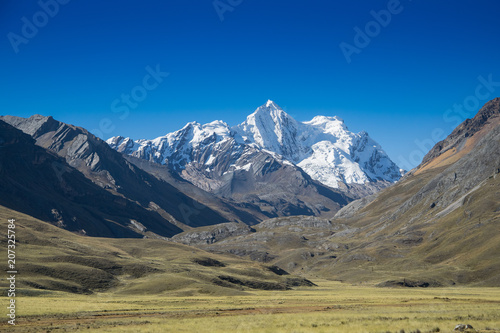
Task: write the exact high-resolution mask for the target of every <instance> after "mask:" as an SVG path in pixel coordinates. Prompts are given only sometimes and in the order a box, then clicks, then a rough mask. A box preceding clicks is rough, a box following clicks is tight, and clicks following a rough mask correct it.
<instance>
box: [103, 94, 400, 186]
mask: <svg viewBox="0 0 500 333" xmlns="http://www.w3.org/2000/svg"><path fill="white" fill-rule="evenodd" d="M107 143H108V144H109V145H110V146H111V147H112V148H114V149H116V150H118V151H120V152H122V153H125V154H129V155H133V156H136V157H139V158H143V159H147V160H150V161H153V162H156V163H161V164H168V165H170V166H171V167H173V169H174V170H176V171H178V172H182V170H183V169H185V168H186V167H188V166H189V167H190V168H195V169H198V170H199V172H202V173H207V174H210V173H211V172H218V173H219V174H218V176H223V175H225V174H227V173H228V172H232V171H235V170H249V169H250V168H251V160H249V159H248V158H246V157H245V155H246V156H252V154H254V153H255V152H256V151H263V152H266V153H269V154H270V155H272V156H273V157H274V158H276V159H278V160H280V161H281V162H283V163H289V164H294V165H296V166H298V167H300V168H301V169H302V170H304V171H305V172H306V173H307V174H308V175H309V176H310V177H311V178H312V179H314V180H317V181H319V182H321V183H323V184H325V185H327V186H330V187H333V188H338V187H339V183H344V184H365V183H368V182H377V181H388V182H395V181H397V180H398V179H399V178H400V177H401V173H400V169H399V168H398V167H397V166H396V164H395V163H394V162H392V161H391V159H390V158H389V157H388V156H387V154H386V153H385V152H384V150H383V149H382V147H381V146H380V145H379V144H378V143H377V142H375V141H374V140H373V139H372V138H370V137H369V135H368V133H366V132H364V131H363V132H360V133H353V132H350V131H349V130H348V128H347V126H346V125H345V124H344V121H343V120H342V119H341V118H339V117H326V116H316V117H314V118H313V119H312V120H310V121H305V122H298V121H296V120H295V119H293V118H292V117H291V116H290V115H288V114H287V113H286V112H285V111H283V109H281V108H280V107H279V106H278V105H277V104H276V103H274V102H273V101H271V100H269V101H267V103H266V104H264V105H262V106H260V107H259V108H257V110H255V112H254V113H252V114H250V115H249V116H248V117H247V119H246V120H245V121H244V122H243V123H241V124H239V125H237V126H233V127H230V126H229V125H228V124H226V123H225V122H223V121H219V120H217V121H213V122H211V123H208V124H205V125H201V124H199V123H197V122H191V123H188V124H187V125H186V126H184V127H183V128H182V129H180V130H178V131H175V132H173V133H169V134H167V135H165V136H162V137H159V138H156V139H154V140H144V139H142V140H137V141H133V140H131V139H130V138H124V137H120V136H119V137H113V138H110V139H109V140H107ZM221 152H223V153H224V154H225V155H229V156H221ZM223 161H224V162H223ZM218 163H221V164H223V165H225V167H224V168H221V167H218V165H217V164H218Z"/></svg>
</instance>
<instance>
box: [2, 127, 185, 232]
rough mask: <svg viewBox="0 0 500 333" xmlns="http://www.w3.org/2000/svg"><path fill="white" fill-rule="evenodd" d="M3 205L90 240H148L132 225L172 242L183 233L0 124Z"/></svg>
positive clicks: (21, 133)
mask: <svg viewBox="0 0 500 333" xmlns="http://www.w3.org/2000/svg"><path fill="white" fill-rule="evenodd" d="M0 183H1V186H0V205H2V206H5V207H8V208H11V209H14V210H16V211H19V212H23V213H26V214H29V215H31V216H34V217H36V218H39V219H41V220H45V221H50V222H52V223H53V224H56V225H58V226H60V227H63V228H65V229H67V230H70V231H74V232H79V233H82V234H86V235H89V236H101V237H143V233H142V232H139V231H138V230H136V229H135V228H134V227H133V225H132V223H131V221H136V223H137V222H138V223H143V224H145V225H147V228H148V230H149V231H150V232H154V233H155V234H158V235H161V236H172V235H174V234H176V233H179V232H181V231H182V230H181V229H179V228H178V227H176V226H175V225H172V224H171V223H168V221H166V220H164V219H163V218H162V217H161V216H160V215H159V214H157V213H155V212H151V211H148V210H146V209H144V208H143V207H141V206H139V205H138V204H136V203H135V202H132V201H130V200H127V199H125V198H122V197H118V196H115V195H113V194H111V193H109V192H108V191H106V190H104V189H102V188H101V187H99V186H97V185H96V184H94V183H92V182H91V181H90V180H88V179H87V178H85V177H84V176H83V175H82V174H81V173H80V172H79V171H77V170H75V169H74V168H72V167H71V166H70V165H68V164H67V163H66V161H65V160H64V159H62V158H61V157H59V156H57V155H56V154H54V153H52V152H50V151H48V150H46V149H44V148H42V147H39V146H37V145H35V141H34V140H33V138H31V137H30V136H29V135H26V134H24V133H23V132H21V131H20V130H18V129H15V128H14V127H12V126H10V125H8V124H7V123H5V122H3V121H1V120H0Z"/></svg>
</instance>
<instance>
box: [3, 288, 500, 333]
mask: <svg viewBox="0 0 500 333" xmlns="http://www.w3.org/2000/svg"><path fill="white" fill-rule="evenodd" d="M314 282H315V283H316V284H318V287H314V288H298V289H295V290H289V291H249V292H248V295H237V296H203V295H202V296H190V297H168V296H165V295H162V296H155V295H143V296H137V295H135V296H122V295H116V294H112V293H103V294H96V295H90V296H85V295H70V294H65V293H50V294H47V295H44V296H37V297H22V296H21V297H18V300H17V316H18V321H17V325H16V327H14V328H13V327H9V326H7V324H6V321H5V320H4V321H3V322H2V326H0V328H1V329H2V330H9V331H12V332H29V331H32V332H38V331H43V332H45V331H47V330H49V331H53V332H64V331H72V330H85V331H87V332H92V331H95V332H400V330H402V329H403V330H405V332H411V331H417V330H420V331H421V332H432V331H440V332H449V331H451V330H452V329H453V327H454V326H455V325H456V324H458V323H467V324H471V325H472V326H474V328H476V329H478V330H479V331H489V332H493V331H500V289H499V288H464V287H457V288H428V289H416V288H404V289H403V288H375V287H364V286H352V285H347V284H341V283H338V282H330V281H325V280H318V281H314ZM5 301H6V299H5V298H4V299H3V301H2V303H4V304H6V303H5Z"/></svg>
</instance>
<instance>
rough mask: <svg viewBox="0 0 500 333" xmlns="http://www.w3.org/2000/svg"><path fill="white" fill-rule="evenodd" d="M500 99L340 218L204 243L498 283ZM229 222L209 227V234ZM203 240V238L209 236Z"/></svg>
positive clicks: (336, 274) (289, 261) (383, 279)
mask: <svg viewBox="0 0 500 333" xmlns="http://www.w3.org/2000/svg"><path fill="white" fill-rule="evenodd" d="M499 223H500V99H499V98H496V99H494V100H492V101H490V102H488V103H486V104H485V106H484V107H483V108H482V109H481V110H480V111H479V112H478V113H477V115H476V116H475V117H474V118H473V119H468V120H466V121H464V122H463V123H462V124H461V125H459V126H458V127H457V128H456V129H455V130H454V131H453V132H452V133H451V134H450V135H449V136H448V137H447V138H446V139H445V140H443V141H442V142H440V143H438V144H436V146H435V147H434V148H433V149H432V150H431V151H430V152H429V154H428V155H427V156H426V158H424V161H423V162H422V164H421V165H419V166H418V167H417V168H415V169H414V170H412V171H411V172H409V173H408V174H407V175H405V176H404V177H403V178H402V179H401V180H400V181H399V182H398V183H396V184H395V185H393V186H391V187H389V188H387V189H384V190H382V191H380V192H379V193H377V194H374V195H372V196H369V197H366V198H364V199H361V200H357V201H354V202H352V203H350V204H349V205H347V206H346V207H344V208H343V209H342V210H340V211H339V212H338V213H337V214H336V216H335V218H333V219H320V218H316V217H281V218H278V219H272V220H268V221H265V222H262V223H260V224H258V225H255V226H253V230H254V231H253V232H251V231H246V232H240V233H239V234H237V235H231V233H226V235H228V236H227V237H219V239H217V241H215V242H214V241H207V242H206V243H205V244H202V242H201V241H200V239H199V238H198V239H197V238H196V237H195V235H194V234H195V233H196V232H197V231H196V229H194V230H191V231H188V232H184V233H182V234H179V235H177V236H176V237H175V239H176V240H177V241H179V242H183V243H186V244H189V243H191V242H193V243H196V244H197V246H199V247H202V248H204V249H207V250H210V251H214V252H220V253H232V254H236V255H240V256H243V257H248V258H251V259H254V260H258V261H262V262H267V263H270V264H275V265H278V266H279V267H281V268H283V269H285V270H288V271H291V272H295V273H301V272H303V273H304V274H308V275H309V276H312V275H318V276H322V277H328V278H333V279H338V280H344V281H349V282H356V283H363V282H367V281H369V282H370V283H380V284H381V285H401V286H420V287H426V286H440V285H453V284H471V285H487V286H500V259H499V258H500V257H499V256H498V254H499V253H500V245H499V244H500V228H499ZM222 229H223V228H222V227H221V226H213V227H206V228H205V229H204V234H199V236H200V237H202V238H203V237H205V238H208V237H209V236H208V235H210V234H211V233H212V232H213V231H214V230H222ZM201 244H202V245H201Z"/></svg>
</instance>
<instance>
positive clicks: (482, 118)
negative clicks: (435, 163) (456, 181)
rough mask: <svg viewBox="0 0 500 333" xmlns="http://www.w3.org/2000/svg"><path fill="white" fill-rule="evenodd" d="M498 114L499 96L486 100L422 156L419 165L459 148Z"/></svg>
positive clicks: (499, 113)
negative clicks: (470, 116)
mask: <svg viewBox="0 0 500 333" xmlns="http://www.w3.org/2000/svg"><path fill="white" fill-rule="evenodd" d="M499 115H500V97H497V98H495V99H492V100H491V101H489V102H487V103H486V104H485V105H484V106H483V107H482V108H481V109H480V110H479V112H478V113H477V114H476V115H475V116H474V118H472V119H466V120H465V121H464V122H463V123H461V124H460V125H459V126H458V127H457V128H455V129H454V130H453V132H451V134H450V135H448V136H447V137H446V139H444V140H442V141H440V142H438V143H437V144H436V145H435V146H434V147H433V148H432V149H431V150H430V151H429V152H428V153H427V154H426V155H425V156H424V158H423V160H422V163H421V164H420V166H423V165H425V164H427V163H428V162H429V161H430V160H432V159H434V158H436V157H438V156H439V155H441V154H443V153H444V152H446V151H448V150H450V149H452V148H460V147H461V146H462V144H463V142H464V141H465V140H467V139H468V138H470V137H472V136H473V135H474V134H476V133H477V132H479V131H480V130H481V129H482V128H483V127H484V126H485V124H486V123H487V122H488V121H491V119H492V118H496V117H498V116H499ZM420 166H419V167H420Z"/></svg>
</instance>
